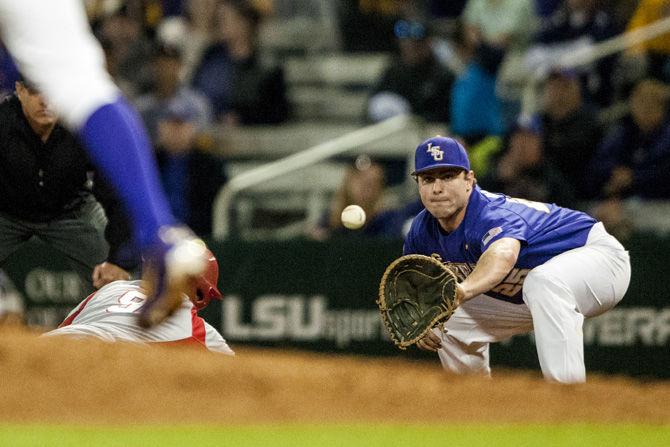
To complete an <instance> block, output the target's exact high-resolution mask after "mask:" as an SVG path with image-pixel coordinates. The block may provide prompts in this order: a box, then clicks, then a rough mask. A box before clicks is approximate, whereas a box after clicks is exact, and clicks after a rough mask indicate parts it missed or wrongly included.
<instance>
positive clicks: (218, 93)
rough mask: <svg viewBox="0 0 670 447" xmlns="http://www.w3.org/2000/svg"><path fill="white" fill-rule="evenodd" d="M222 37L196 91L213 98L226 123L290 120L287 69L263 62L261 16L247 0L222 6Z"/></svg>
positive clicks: (198, 74)
mask: <svg viewBox="0 0 670 447" xmlns="http://www.w3.org/2000/svg"><path fill="white" fill-rule="evenodd" d="M216 19H217V24H218V27H217V30H216V33H217V35H216V36H215V41H214V42H213V43H212V44H211V45H209V47H207V48H206V50H205V51H204V53H203V55H202V58H201V60H200V62H199V64H198V65H197V68H196V70H195V73H194V75H193V80H192V84H193V87H194V88H195V89H196V90H198V91H200V92H202V93H203V94H204V95H205V96H207V97H208V98H209V100H210V102H211V104H212V106H213V108H214V114H215V116H216V118H217V120H218V121H220V122H221V123H223V124H226V125H251V124H277V123H281V122H284V121H286V120H287V119H288V117H289V103H288V100H287V99H286V85H285V83H284V74H283V70H282V68H281V67H266V66H264V65H263V64H262V63H261V62H260V61H259V59H258V54H257V44H256V38H257V33H258V26H259V24H260V21H261V15H260V13H259V12H258V11H257V10H256V8H255V7H254V6H253V5H252V3H250V2H249V1H247V0H222V1H221V2H220V3H219V5H218V7H217V8H216Z"/></svg>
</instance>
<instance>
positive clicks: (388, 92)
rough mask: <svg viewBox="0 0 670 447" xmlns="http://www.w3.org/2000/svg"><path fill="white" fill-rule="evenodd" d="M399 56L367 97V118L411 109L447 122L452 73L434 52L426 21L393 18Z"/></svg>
mask: <svg viewBox="0 0 670 447" xmlns="http://www.w3.org/2000/svg"><path fill="white" fill-rule="evenodd" d="M395 36H396V41H397V43H398V49H399V53H398V57H397V58H394V59H393V60H392V61H391V62H390V63H389V65H388V67H387V68H386V70H385V71H384V73H383V74H382V76H381V78H380V79H379V81H378V82H377V84H376V86H375V87H374V88H373V90H372V94H371V96H370V99H369V101H368V110H367V115H368V119H369V120H370V121H381V120H384V119H386V118H389V117H391V116H394V115H397V114H401V113H411V114H414V115H417V116H420V117H422V118H423V119H425V120H426V121H429V122H440V123H448V122H449V97H450V92H451V88H452V85H453V81H454V76H453V75H452V74H451V73H450V72H449V71H448V70H447V69H446V68H444V67H443V66H442V65H441V64H440V63H438V62H437V61H436V59H435V56H434V55H433V51H432V48H431V41H430V33H429V29H428V27H427V24H426V23H425V22H421V21H418V20H409V19H402V20H399V21H398V22H396V25H395Z"/></svg>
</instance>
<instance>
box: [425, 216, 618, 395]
mask: <svg viewBox="0 0 670 447" xmlns="http://www.w3.org/2000/svg"><path fill="white" fill-rule="evenodd" d="M630 275H631V268H630V259H629V256H628V252H627V251H626V250H625V249H624V247H623V246H622V245H621V244H620V243H619V241H617V240H616V239H615V238H614V237H613V236H611V235H610V234H609V233H607V231H606V230H605V228H604V226H603V224H602V223H598V224H596V225H595V226H594V227H593V229H592V230H591V232H590V233H589V236H588V240H587V242H586V244H585V245H584V246H583V247H579V248H576V249H573V250H570V251H567V252H565V253H562V254H560V255H558V256H556V257H554V258H552V259H550V260H549V261H547V262H546V263H544V264H542V265H540V266H538V267H536V268H534V269H533V270H531V271H530V273H529V274H528V276H527V277H526V280H525V281H524V284H523V301H524V303H525V304H511V303H508V302H505V301H501V300H497V299H494V298H491V297H488V296H486V295H480V296H478V297H475V298H473V299H471V300H469V301H467V302H466V303H464V304H463V305H462V306H461V307H460V308H459V309H457V310H456V312H455V313H454V315H452V317H451V318H450V319H449V321H447V322H446V323H445V325H444V328H443V330H440V329H438V328H435V329H433V332H434V333H435V334H436V335H438V336H439V337H440V338H441V340H442V348H441V349H440V350H439V351H438V355H439V357H440V361H441V362H442V365H443V367H444V368H445V369H448V370H451V371H454V372H457V373H483V374H487V375H488V374H490V372H491V369H490V366H489V343H493V342H499V341H502V340H505V339H507V338H509V337H511V336H513V335H517V334H522V333H527V332H530V331H532V330H534V331H535V344H536V348H537V354H538V357H539V361H540V367H541V369H542V373H543V375H544V377H545V378H546V379H548V380H552V381H557V382H563V383H579V382H584V381H585V380H586V369H585V367H584V340H583V333H582V324H583V322H584V318H588V317H594V316H597V315H600V314H602V313H604V312H606V311H608V310H609V309H611V308H612V307H614V306H615V305H616V304H617V303H618V302H619V301H621V299H622V298H623V296H624V294H625V293H626V290H627V289H628V285H629V283H630Z"/></svg>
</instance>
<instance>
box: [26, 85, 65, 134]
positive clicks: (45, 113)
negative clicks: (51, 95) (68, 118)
mask: <svg viewBox="0 0 670 447" xmlns="http://www.w3.org/2000/svg"><path fill="white" fill-rule="evenodd" d="M16 95H17V96H18V98H19V101H21V107H22V108H23V113H24V115H25V116H26V118H27V119H28V122H29V123H30V124H31V125H33V126H35V125H37V126H38V127H44V126H51V125H53V124H55V123H56V120H57V119H58V118H57V117H56V114H55V113H54V112H53V110H52V109H51V108H50V107H49V103H47V101H46V99H45V98H44V95H42V94H41V93H40V92H39V91H37V90H35V89H33V88H31V87H28V86H26V85H24V84H23V83H21V82H17V83H16Z"/></svg>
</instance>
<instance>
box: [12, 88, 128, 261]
mask: <svg viewBox="0 0 670 447" xmlns="http://www.w3.org/2000/svg"><path fill="white" fill-rule="evenodd" d="M91 171H92V165H91V163H90V160H89V157H88V155H87V153H86V151H85V150H84V148H83V147H82V146H81V145H80V144H79V141H78V140H77V138H76V137H75V136H74V135H73V134H72V133H70V132H69V131H68V130H67V129H65V128H64V127H63V126H62V125H60V124H56V126H55V127H54V129H53V131H52V132H51V134H50V135H49V138H48V139H47V141H46V142H45V143H44V142H42V140H41V139H40V137H39V136H38V135H37V134H36V133H35V132H34V131H33V129H32V128H31V127H30V124H29V123H28V120H27V119H26V117H25V115H24V114H23V110H22V108H21V103H20V102H19V99H18V98H17V97H16V96H15V95H13V96H10V97H9V98H7V99H5V100H4V101H2V102H1V103H0V213H3V214H5V215H8V216H11V217H15V218H18V219H22V220H27V221H30V222H45V223H46V222H49V221H53V220H59V219H62V218H65V217H68V216H71V213H72V211H75V210H76V209H77V207H78V206H80V205H81V204H82V203H83V198H84V197H85V196H86V195H88V194H90V193H91V192H90V189H89V188H88V187H87V181H88V177H87V173H88V172H91ZM101 180H102V179H100V178H99V177H98V178H96V182H95V187H94V190H93V193H94V195H95V196H96V198H97V199H98V200H99V201H100V202H101V204H102V206H103V208H104V209H105V212H106V214H107V217H108V220H109V223H108V227H107V231H106V237H107V240H108V242H109V243H110V246H111V247H110V261H111V262H114V260H113V259H112V258H113V253H114V252H115V250H116V249H118V245H119V244H122V243H123V242H125V240H127V239H128V228H127V222H126V221H125V217H124V216H123V213H121V211H120V210H119V205H118V202H117V200H116V198H115V196H114V194H113V193H112V191H111V189H110V188H109V186H107V184H106V183H105V182H103V181H101ZM122 264H126V266H127V265H128V263H122Z"/></svg>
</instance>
